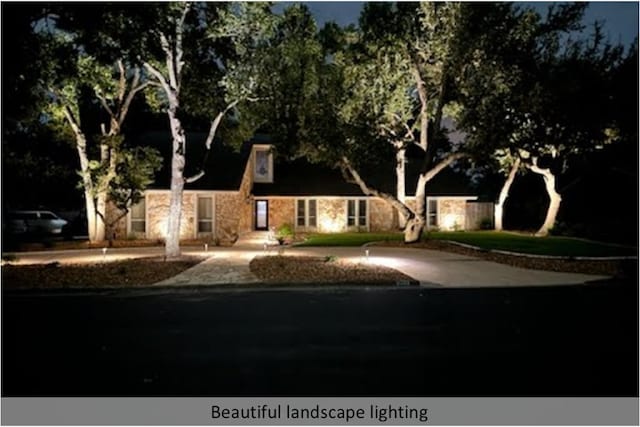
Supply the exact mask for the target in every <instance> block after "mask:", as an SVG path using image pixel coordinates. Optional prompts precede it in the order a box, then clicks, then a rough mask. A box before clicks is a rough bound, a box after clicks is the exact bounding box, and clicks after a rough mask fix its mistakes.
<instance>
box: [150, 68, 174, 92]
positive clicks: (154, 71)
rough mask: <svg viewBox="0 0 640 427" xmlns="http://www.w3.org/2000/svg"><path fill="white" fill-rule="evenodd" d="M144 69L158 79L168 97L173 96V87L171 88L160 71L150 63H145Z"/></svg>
mask: <svg viewBox="0 0 640 427" xmlns="http://www.w3.org/2000/svg"><path fill="white" fill-rule="evenodd" d="M144 67H145V68H146V69H147V70H148V71H149V72H150V73H151V74H152V75H153V76H154V77H155V78H156V80H157V81H158V83H159V84H160V86H162V89H164V91H165V93H166V94H167V96H168V97H171V96H172V91H171V87H170V86H169V83H168V82H167V79H166V78H165V77H164V76H163V75H162V73H161V72H160V71H158V69H156V68H155V67H154V66H153V65H151V64H149V63H148V62H145V63H144Z"/></svg>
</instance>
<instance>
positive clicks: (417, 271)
mask: <svg viewBox="0 0 640 427" xmlns="http://www.w3.org/2000/svg"><path fill="white" fill-rule="evenodd" d="M366 250H368V251H369V255H368V257H367V255H366V252H365V251H366ZM286 253H287V254H289V255H294V254H296V255H321V256H326V255H335V256H338V257H341V258H350V259H352V260H354V261H360V262H369V263H372V264H377V265H384V266H387V267H391V268H395V269H396V270H399V271H401V272H403V273H405V274H406V275H408V276H411V277H413V278H414V279H416V280H417V281H419V282H420V284H421V285H422V286H438V287H439V286H443V287H448V288H467V287H503V286H552V285H574V284H581V283H586V282H589V281H592V280H600V279H606V278H607V276H594V275H589V274H577V273H559V272H555V271H543V270H528V269H524V268H518V267H512V266H510V265H506V264H499V263H496V262H492V261H485V260H483V259H481V258H475V257H471V256H466V255H460V254H454V253H449V252H440V251H433V250H429V249H410V248H390V247H376V246H368V247H366V248H364V247H363V248H344V247H326V248H292V249H289V250H287V251H286Z"/></svg>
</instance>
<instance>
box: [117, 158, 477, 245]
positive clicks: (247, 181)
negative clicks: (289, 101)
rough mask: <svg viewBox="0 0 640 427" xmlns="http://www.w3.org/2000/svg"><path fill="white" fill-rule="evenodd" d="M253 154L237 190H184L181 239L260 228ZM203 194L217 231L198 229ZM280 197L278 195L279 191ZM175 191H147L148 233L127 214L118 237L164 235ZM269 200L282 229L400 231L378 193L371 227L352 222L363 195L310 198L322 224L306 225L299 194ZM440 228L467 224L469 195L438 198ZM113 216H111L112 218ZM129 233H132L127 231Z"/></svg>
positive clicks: (227, 240) (225, 239)
mask: <svg viewBox="0 0 640 427" xmlns="http://www.w3.org/2000/svg"><path fill="white" fill-rule="evenodd" d="M254 155H255V151H254V152H252V153H251V155H250V156H249V159H248V161H247V164H246V165H245V170H244V173H243V176H242V180H241V183H240V187H239V188H238V190H237V191H215V190H211V191H202V192H196V191H188V190H187V191H185V192H184V193H183V205H182V206H183V210H182V219H181V227H180V238H181V239H193V238H200V239H205V240H207V241H210V242H215V243H219V244H223V245H224V244H232V243H234V242H235V241H236V240H237V239H238V237H239V236H240V235H242V234H244V233H247V232H250V231H252V230H254V228H255V224H254V222H255V201H256V197H254V196H253V195H252V194H251V189H252V188H253V178H254V176H253V172H254V161H255V159H254ZM198 195H207V196H211V197H212V198H213V203H214V218H213V221H214V230H213V232H211V233H197V227H198V218H197V215H198V213H197V206H198ZM274 196H275V195H274ZM169 199H170V191H169V190H165V191H158V190H152V191H148V192H147V194H146V198H145V200H146V218H145V220H146V232H145V233H144V235H142V234H139V235H136V234H135V233H131V232H130V231H129V232H128V229H129V228H128V226H127V224H128V217H125V218H123V219H121V220H120V221H119V222H118V223H117V225H116V226H115V227H114V229H113V230H114V231H115V235H116V238H126V237H138V238H145V237H146V238H147V239H164V238H165V235H166V228H167V218H166V217H167V214H168V212H169ZM259 199H266V200H268V201H269V218H268V223H269V227H273V228H275V229H278V228H279V227H281V226H282V225H284V224H290V225H292V226H293V227H294V229H295V230H297V231H318V232H322V233H334V232H344V231H374V232H376V231H397V230H398V228H399V214H398V212H397V211H396V210H395V209H394V208H393V207H392V206H391V205H389V204H388V203H386V202H385V201H383V200H382V199H379V198H366V200H367V207H368V209H367V215H368V226H367V227H362V226H351V227H349V226H347V206H348V204H347V201H348V200H349V199H355V200H362V199H363V198H362V197H318V198H314V197H306V198H305V199H315V200H316V201H317V204H316V206H317V219H316V220H317V227H313V228H312V229H306V228H305V227H298V226H297V224H296V207H297V205H296V203H297V202H296V200H298V199H297V198H296V197H273V196H272V197H268V196H267V197H261V198H259ZM437 200H438V227H439V228H441V229H464V228H465V225H466V220H467V217H466V200H465V199H463V198H446V197H438V198H437ZM406 204H407V205H408V206H409V207H410V208H414V206H415V199H414V198H412V197H407V199H406ZM107 211H108V214H109V215H113V216H115V215H117V210H116V209H115V208H114V207H113V206H112V205H109V206H108V209H107ZM113 216H111V217H113ZM127 233H128V234H127Z"/></svg>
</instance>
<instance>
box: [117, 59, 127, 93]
mask: <svg viewBox="0 0 640 427" xmlns="http://www.w3.org/2000/svg"><path fill="white" fill-rule="evenodd" d="M118 69H119V70H120V87H119V90H118V102H119V104H122V101H123V100H124V94H125V91H126V88H127V75H126V73H125V69H124V64H123V63H122V59H118Z"/></svg>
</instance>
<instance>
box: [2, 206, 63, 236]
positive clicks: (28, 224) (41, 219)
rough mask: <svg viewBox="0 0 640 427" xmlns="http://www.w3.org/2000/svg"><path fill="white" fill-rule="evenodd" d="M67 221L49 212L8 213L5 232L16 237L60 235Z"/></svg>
mask: <svg viewBox="0 0 640 427" xmlns="http://www.w3.org/2000/svg"><path fill="white" fill-rule="evenodd" d="M66 224H67V221H66V220H64V219H62V218H60V217H59V216H58V215H56V214H54V213H53V212H51V211H41V210H32V211H10V212H9V213H8V218H7V222H6V231H7V232H9V233H12V234H14V235H16V236H18V235H25V234H30V235H60V234H61V233H62V228H63V227H64V226H65V225H66Z"/></svg>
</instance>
